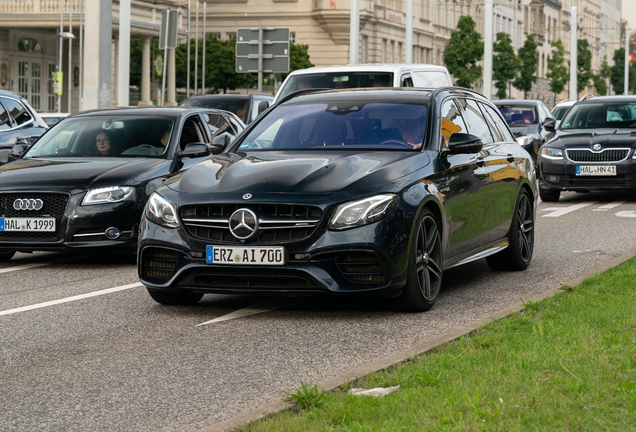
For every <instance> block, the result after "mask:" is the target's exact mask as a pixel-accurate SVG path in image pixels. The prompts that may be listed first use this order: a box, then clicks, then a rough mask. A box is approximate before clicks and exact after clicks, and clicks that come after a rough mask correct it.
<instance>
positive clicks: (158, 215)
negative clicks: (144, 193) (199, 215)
mask: <svg viewBox="0 0 636 432" xmlns="http://www.w3.org/2000/svg"><path fill="white" fill-rule="evenodd" d="M144 213H145V214H146V217H147V218H148V219H150V220H151V221H153V222H154V223H156V224H159V225H161V226H165V227H168V228H177V227H178V226H179V219H177V209H176V208H175V205H174V204H173V203H171V202H170V201H168V200H167V199H165V198H164V197H162V196H161V195H159V194H158V193H156V192H155V193H153V194H152V195H150V199H149V200H148V204H146V211H145V212H144Z"/></svg>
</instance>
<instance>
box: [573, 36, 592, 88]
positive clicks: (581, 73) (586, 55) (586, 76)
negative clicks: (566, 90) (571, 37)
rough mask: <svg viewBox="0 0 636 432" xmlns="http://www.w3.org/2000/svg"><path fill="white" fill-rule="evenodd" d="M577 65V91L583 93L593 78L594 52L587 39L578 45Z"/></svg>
mask: <svg viewBox="0 0 636 432" xmlns="http://www.w3.org/2000/svg"><path fill="white" fill-rule="evenodd" d="M576 65H577V69H578V74H577V82H576V91H577V92H578V93H581V92H582V91H583V90H585V87H587V86H588V85H589V84H590V79H591V78H592V75H593V74H592V51H590V43H589V42H588V40H587V39H579V41H578V43H577V58H576Z"/></svg>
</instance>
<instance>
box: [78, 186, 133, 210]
mask: <svg viewBox="0 0 636 432" xmlns="http://www.w3.org/2000/svg"><path fill="white" fill-rule="evenodd" d="M134 200H135V189H134V188H132V187H130V186H113V187H106V188H100V189H91V190H89V191H88V192H87V193H86V196H85V197H84V199H83V200H82V205H93V204H109V203H118V202H122V201H134Z"/></svg>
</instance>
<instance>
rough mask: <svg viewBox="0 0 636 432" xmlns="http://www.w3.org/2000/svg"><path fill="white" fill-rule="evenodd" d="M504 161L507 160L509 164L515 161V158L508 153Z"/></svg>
mask: <svg viewBox="0 0 636 432" xmlns="http://www.w3.org/2000/svg"><path fill="white" fill-rule="evenodd" d="M506 159H507V160H508V162H511V163H512V162H514V161H515V157H514V156H513V155H512V154H510V153H508V157H506Z"/></svg>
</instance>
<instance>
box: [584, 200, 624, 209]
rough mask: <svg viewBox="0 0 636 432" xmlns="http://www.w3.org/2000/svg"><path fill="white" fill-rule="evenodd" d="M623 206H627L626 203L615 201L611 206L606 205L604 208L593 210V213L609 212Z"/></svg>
mask: <svg viewBox="0 0 636 432" xmlns="http://www.w3.org/2000/svg"><path fill="white" fill-rule="evenodd" d="M621 204H625V201H615V202H613V203H610V204H605V205H604V206H600V207H598V208H595V209H592V211H608V210H611V209H613V208H615V207H618V206H619V205H621Z"/></svg>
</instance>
